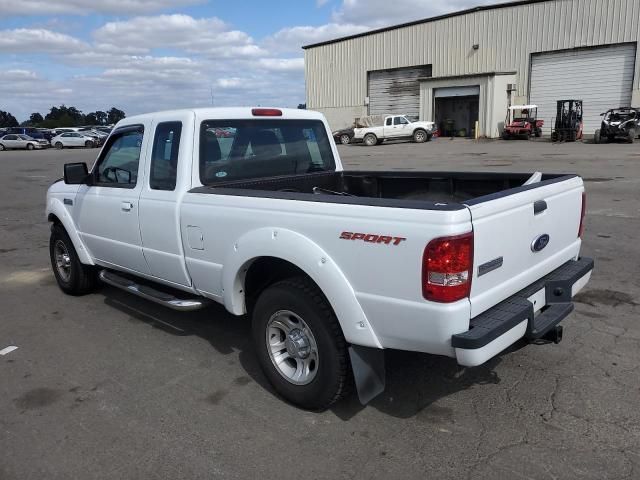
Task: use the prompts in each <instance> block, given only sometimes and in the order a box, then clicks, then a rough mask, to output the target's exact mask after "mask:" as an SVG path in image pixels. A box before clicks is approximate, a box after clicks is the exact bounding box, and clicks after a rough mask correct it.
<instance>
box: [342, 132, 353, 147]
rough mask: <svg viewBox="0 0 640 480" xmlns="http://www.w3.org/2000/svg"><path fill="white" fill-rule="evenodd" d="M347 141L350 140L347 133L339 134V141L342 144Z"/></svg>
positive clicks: (347, 143) (345, 143) (347, 142)
mask: <svg viewBox="0 0 640 480" xmlns="http://www.w3.org/2000/svg"><path fill="white" fill-rule="evenodd" d="M349 142H351V137H350V136H349V135H347V134H346V133H343V134H342V135H340V143H341V144H342V145H349Z"/></svg>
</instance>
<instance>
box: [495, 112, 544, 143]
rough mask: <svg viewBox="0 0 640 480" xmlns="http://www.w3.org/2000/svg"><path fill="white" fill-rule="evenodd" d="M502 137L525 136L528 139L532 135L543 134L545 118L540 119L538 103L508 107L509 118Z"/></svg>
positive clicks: (507, 138)
mask: <svg viewBox="0 0 640 480" xmlns="http://www.w3.org/2000/svg"><path fill="white" fill-rule="evenodd" d="M504 123H505V127H504V130H503V132H502V138H504V139H505V140H510V139H512V138H524V139H526V140H528V139H529V138H531V135H534V136H536V137H540V136H542V126H543V125H544V120H538V106H537V105H511V106H510V107H509V108H508V109H507V119H506V121H505V122H504Z"/></svg>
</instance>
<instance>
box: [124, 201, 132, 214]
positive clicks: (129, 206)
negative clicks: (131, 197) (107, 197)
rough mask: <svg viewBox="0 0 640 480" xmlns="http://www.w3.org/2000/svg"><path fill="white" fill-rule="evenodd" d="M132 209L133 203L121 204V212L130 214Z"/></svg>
mask: <svg viewBox="0 0 640 480" xmlns="http://www.w3.org/2000/svg"><path fill="white" fill-rule="evenodd" d="M132 208H133V203H131V202H122V211H123V212H130V211H131V209H132Z"/></svg>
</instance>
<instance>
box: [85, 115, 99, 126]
mask: <svg viewBox="0 0 640 480" xmlns="http://www.w3.org/2000/svg"><path fill="white" fill-rule="evenodd" d="M84 123H86V124H87V125H97V124H98V118H97V117H96V112H90V113H87V114H86V115H85V116H84Z"/></svg>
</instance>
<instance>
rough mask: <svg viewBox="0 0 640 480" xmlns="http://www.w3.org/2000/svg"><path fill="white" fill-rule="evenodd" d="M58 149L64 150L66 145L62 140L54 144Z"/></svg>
mask: <svg viewBox="0 0 640 480" xmlns="http://www.w3.org/2000/svg"><path fill="white" fill-rule="evenodd" d="M54 146H55V147H56V148H57V149H58V150H62V148H63V147H64V145H62V142H56V144H55V145H54Z"/></svg>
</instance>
